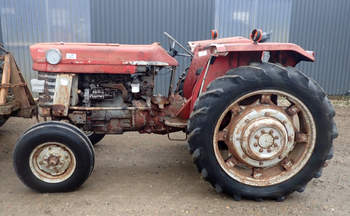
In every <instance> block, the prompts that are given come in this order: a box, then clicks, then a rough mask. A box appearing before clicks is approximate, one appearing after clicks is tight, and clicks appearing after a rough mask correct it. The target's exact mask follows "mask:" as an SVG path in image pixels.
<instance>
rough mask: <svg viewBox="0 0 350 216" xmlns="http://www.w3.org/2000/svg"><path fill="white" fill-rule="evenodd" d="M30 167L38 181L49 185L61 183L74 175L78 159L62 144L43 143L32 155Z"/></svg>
mask: <svg viewBox="0 0 350 216" xmlns="http://www.w3.org/2000/svg"><path fill="white" fill-rule="evenodd" d="M29 166H30V169H31V171H32V173H33V174H34V175H35V176H36V177H37V178H38V179H40V180H42V181H44V182H47V183H60V182H63V181H65V180H67V179H68V178H69V177H71V176H72V175H73V173H74V171H75V168H76V158H75V155H74V154H73V152H72V151H71V150H70V149H69V148H68V147H67V146H65V145H63V144H61V143H43V144H41V145H39V146H37V147H36V148H35V149H34V150H33V151H32V153H31V154H30V158H29Z"/></svg>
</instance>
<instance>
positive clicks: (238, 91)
mask: <svg viewBox="0 0 350 216" xmlns="http://www.w3.org/2000/svg"><path fill="white" fill-rule="evenodd" d="M333 117H334V110H333V108H332V106H331V104H330V102H329V101H328V99H327V97H326V95H325V94H324V92H323V91H322V89H321V88H320V87H319V86H318V85H317V84H316V83H315V82H314V81H313V80H311V79H310V78H308V77H307V76H305V75H304V74H302V73H301V72H299V71H297V70H296V69H295V68H285V67H282V66H280V65H275V64H270V63H262V64H255V65H251V66H245V67H240V68H237V69H234V70H231V71H229V72H228V73H227V74H226V75H225V76H223V77H219V78H218V79H216V80H215V81H213V82H212V83H211V84H210V86H209V87H208V89H207V91H206V92H205V93H204V94H202V95H201V96H200V97H199V99H198V102H197V103H196V105H195V108H194V111H193V113H192V114H191V117H190V122H189V132H190V135H189V145H190V150H191V152H192V154H193V159H194V161H195V163H196V165H197V167H198V169H199V171H200V172H201V174H202V176H203V177H204V178H205V179H206V180H208V181H209V182H210V183H211V184H212V185H213V186H214V187H215V189H216V190H217V191H223V192H225V193H228V194H230V195H231V196H233V197H234V198H235V199H240V198H241V197H246V198H250V199H256V200H261V199H277V200H283V199H284V198H285V197H286V196H287V195H288V194H290V193H292V192H293V191H295V190H297V191H303V190H304V187H305V185H306V184H307V183H308V182H309V181H310V180H311V179H312V178H313V177H319V176H320V173H321V170H322V167H323V165H324V162H325V160H326V159H330V158H331V156H332V155H331V154H332V151H331V147H332V140H333V139H334V138H335V137H336V136H337V132H336V126H335V124H334V121H333Z"/></svg>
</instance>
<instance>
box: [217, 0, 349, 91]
mask: <svg viewBox="0 0 350 216" xmlns="http://www.w3.org/2000/svg"><path fill="white" fill-rule="evenodd" d="M349 21H350V1H349V0H335V1H331V0H307V1H305V0H216V1H215V27H216V28H217V29H218V30H219V35H221V36H222V37H227V36H233V35H242V36H245V37H247V36H248V35H249V33H250V32H251V30H252V29H254V28H261V29H263V30H264V31H267V32H269V31H272V32H273V33H272V39H271V41H275V42H292V43H296V44H299V45H300V46H301V47H303V48H304V49H306V50H314V51H315V52H316V62H314V63H309V62H302V63H301V64H299V65H298V68H300V69H301V70H302V71H304V72H305V73H306V74H308V75H309V76H311V77H312V78H314V79H315V80H316V81H317V82H319V83H320V84H321V86H322V87H324V89H325V91H326V92H327V93H328V94H331V95H341V94H345V93H346V92H348V91H349V89H350V73H349V68H350V40H349V39H348V37H347V35H348V31H349V27H350V25H349Z"/></svg>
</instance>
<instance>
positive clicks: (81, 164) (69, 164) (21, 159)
mask: <svg viewBox="0 0 350 216" xmlns="http://www.w3.org/2000/svg"><path fill="white" fill-rule="evenodd" d="M84 136H85V134H84V133H83V132H79V131H77V130H73V129H72V128H71V127H69V126H67V124H65V123H61V122H50V123H46V124H38V125H35V126H33V127H32V128H31V129H29V130H28V131H27V132H25V133H24V135H22V137H21V138H20V139H19V140H18V142H17V143H16V146H15V150H14V155H13V157H14V167H15V171H16V173H17V176H18V177H19V178H20V179H21V181H22V182H23V183H24V184H25V185H27V186H28V187H30V188H32V189H34V190H37V191H40V192H63V191H71V190H74V189H75V188H77V187H79V186H80V185H81V184H83V183H84V182H85V180H86V179H87V178H88V177H89V175H90V173H91V171H92V170H93V167H94V152H93V148H92V146H91V143H90V142H89V141H88V139H87V138H86V137H84Z"/></svg>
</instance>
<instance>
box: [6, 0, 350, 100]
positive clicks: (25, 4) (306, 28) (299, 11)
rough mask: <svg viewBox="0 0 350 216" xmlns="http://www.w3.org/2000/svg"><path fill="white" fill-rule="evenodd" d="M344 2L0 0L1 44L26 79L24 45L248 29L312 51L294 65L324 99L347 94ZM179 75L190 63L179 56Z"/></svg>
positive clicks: (162, 78)
mask: <svg viewBox="0 0 350 216" xmlns="http://www.w3.org/2000/svg"><path fill="white" fill-rule="evenodd" d="M349 11H350V1H349V0H334V1H331V0H308V1H305V0H191V1H190V0H147V1H144V0H128V1H126V0H103V1H99V0H74V1H72V0H60V1H51V0H40V1H39V0H1V1H0V29H1V34H0V40H2V41H3V42H4V43H5V45H6V47H7V48H8V49H9V50H10V51H12V52H13V53H14V55H15V57H16V59H17V62H18V64H19V66H20V68H21V69H22V71H23V72H24V75H25V78H26V79H27V80H29V79H30V78H32V77H35V76H36V74H35V73H34V72H33V71H32V70H31V59H30V55H29V50H28V47H29V45H30V44H33V43H36V42H46V41H66V42H71V41H72V42H74V41H77V42H89V41H93V42H115V43H130V44H137V43H139V44H142V43H152V42H154V41H159V42H161V44H162V45H163V46H164V47H165V48H167V46H168V44H167V41H166V38H165V36H163V31H167V32H169V33H170V34H172V35H173V36H174V37H175V38H177V39H178V40H179V41H180V42H181V43H183V44H185V43H186V42H187V41H191V40H200V39H207V38H209V31H210V29H213V28H214V27H215V28H217V29H218V30H219V37H226V36H233V35H242V36H248V34H249V33H250V31H251V30H252V29H253V28H262V29H264V30H265V31H272V32H273V33H272V40H273V41H279V42H293V43H297V44H300V45H301V46H302V47H304V48H305V49H307V50H315V51H316V59H317V60H316V62H315V63H302V64H301V65H300V66H299V67H300V68H301V69H302V70H303V71H304V72H306V73H307V74H309V75H310V76H312V77H313V78H314V79H315V80H317V81H318V82H319V83H320V84H321V85H322V86H323V87H324V88H325V90H326V91H327V93H329V94H332V95H335V94H338V95H339V94H344V93H346V92H347V91H348V90H349V89H350V85H349V83H350V74H349V72H348V70H349V68H350V57H349V56H350V55H349V52H350V51H349V50H350V40H348V37H347V31H348V29H349V24H348V23H349V20H350V13H349ZM178 60H179V63H180V65H181V67H180V68H179V70H178V72H181V71H183V70H184V69H185V67H186V66H187V65H188V64H189V61H188V60H187V61H186V60H184V58H182V57H179V58H178ZM167 80H169V75H168V74H160V75H159V76H158V77H157V83H158V85H157V89H156V92H159V93H162V94H166V91H167V89H168V82H167Z"/></svg>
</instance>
